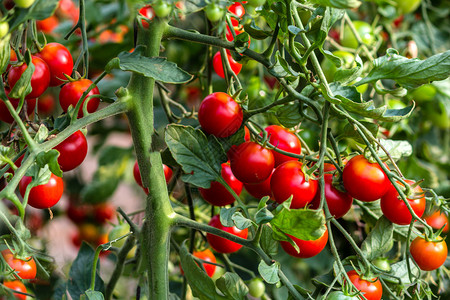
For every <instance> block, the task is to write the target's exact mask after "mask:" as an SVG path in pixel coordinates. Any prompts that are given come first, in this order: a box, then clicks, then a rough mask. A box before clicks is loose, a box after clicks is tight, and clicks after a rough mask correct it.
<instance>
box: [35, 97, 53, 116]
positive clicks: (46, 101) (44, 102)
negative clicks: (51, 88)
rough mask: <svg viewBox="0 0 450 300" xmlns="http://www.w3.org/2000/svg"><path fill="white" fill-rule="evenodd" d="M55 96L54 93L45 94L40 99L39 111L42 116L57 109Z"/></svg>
mask: <svg viewBox="0 0 450 300" xmlns="http://www.w3.org/2000/svg"><path fill="white" fill-rule="evenodd" d="M55 101H56V100H55V97H54V96H53V95H52V94H44V95H42V96H41V97H39V99H38V112H39V115H40V116H49V115H51V114H52V113H53V111H54V110H55Z"/></svg>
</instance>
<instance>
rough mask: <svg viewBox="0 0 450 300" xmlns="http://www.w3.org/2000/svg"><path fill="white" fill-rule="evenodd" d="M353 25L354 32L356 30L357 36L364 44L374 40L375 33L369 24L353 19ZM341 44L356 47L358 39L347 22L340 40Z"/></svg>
mask: <svg viewBox="0 0 450 300" xmlns="http://www.w3.org/2000/svg"><path fill="white" fill-rule="evenodd" d="M353 26H355V29H356V32H358V34H359V37H360V38H361V41H362V42H363V43H364V44H366V45H370V44H372V43H373V42H375V35H374V33H373V30H372V26H370V24H368V23H366V22H363V21H359V20H357V21H353ZM341 45H342V46H344V47H347V48H353V49H356V48H358V41H357V40H356V37H355V35H354V34H353V31H352V30H351V29H350V26H348V24H346V25H345V27H344V37H343V38H342V40H341Z"/></svg>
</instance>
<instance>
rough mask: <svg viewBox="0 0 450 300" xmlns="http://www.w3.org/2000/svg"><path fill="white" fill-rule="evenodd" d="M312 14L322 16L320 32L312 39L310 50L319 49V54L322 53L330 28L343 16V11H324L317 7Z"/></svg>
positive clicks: (329, 8) (334, 9)
mask: <svg viewBox="0 0 450 300" xmlns="http://www.w3.org/2000/svg"><path fill="white" fill-rule="evenodd" d="M314 13H315V14H320V15H322V16H323V18H322V22H321V23H320V30H319V31H318V33H317V34H316V35H315V37H314V39H313V40H314V42H313V43H312V45H311V47H310V48H311V49H310V50H313V49H317V48H319V50H320V51H321V52H324V50H323V44H324V42H325V39H326V38H327V36H328V32H329V31H330V29H331V27H333V24H334V23H336V21H337V20H339V19H341V18H342V17H343V16H344V13H345V11H344V10H341V9H337V8H331V7H326V8H325V10H324V8H323V7H319V8H317V9H316V11H315V12H314Z"/></svg>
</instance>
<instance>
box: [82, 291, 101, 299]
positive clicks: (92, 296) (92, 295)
mask: <svg viewBox="0 0 450 300" xmlns="http://www.w3.org/2000/svg"><path fill="white" fill-rule="evenodd" d="M86 296H87V298H88V299H89V300H103V299H105V297H103V294H102V293H100V292H98V291H91V290H88V291H86Z"/></svg>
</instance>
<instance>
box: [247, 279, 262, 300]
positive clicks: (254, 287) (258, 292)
mask: <svg viewBox="0 0 450 300" xmlns="http://www.w3.org/2000/svg"><path fill="white" fill-rule="evenodd" d="M248 292H249V293H250V295H251V296H253V297H255V298H260V297H262V295H264V293H265V292H266V285H265V284H264V282H263V281H262V280H261V279H260V278H253V279H252V280H251V281H250V283H249V284H248Z"/></svg>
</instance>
